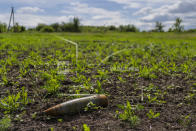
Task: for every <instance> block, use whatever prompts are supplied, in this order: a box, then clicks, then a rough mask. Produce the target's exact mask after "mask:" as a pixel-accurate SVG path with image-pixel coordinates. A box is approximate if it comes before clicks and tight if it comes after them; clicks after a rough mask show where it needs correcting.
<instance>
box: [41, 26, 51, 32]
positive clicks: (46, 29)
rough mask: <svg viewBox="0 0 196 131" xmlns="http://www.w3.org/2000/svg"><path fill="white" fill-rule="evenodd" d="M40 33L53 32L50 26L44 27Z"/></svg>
mask: <svg viewBox="0 0 196 131" xmlns="http://www.w3.org/2000/svg"><path fill="white" fill-rule="evenodd" d="M40 31H41V32H54V29H53V28H52V27H51V26H44V27H43V28H41V30H40Z"/></svg>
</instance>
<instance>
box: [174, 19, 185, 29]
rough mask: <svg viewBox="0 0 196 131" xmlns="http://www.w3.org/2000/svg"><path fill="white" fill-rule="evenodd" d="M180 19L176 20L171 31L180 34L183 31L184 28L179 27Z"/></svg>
mask: <svg viewBox="0 0 196 131" xmlns="http://www.w3.org/2000/svg"><path fill="white" fill-rule="evenodd" d="M181 23H182V19H181V18H180V17H177V18H176V22H175V23H174V25H173V31H175V32H182V31H183V30H184V26H183V25H181Z"/></svg>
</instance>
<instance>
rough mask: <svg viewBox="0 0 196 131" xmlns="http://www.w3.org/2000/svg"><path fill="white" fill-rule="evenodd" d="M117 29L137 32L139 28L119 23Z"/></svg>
mask: <svg viewBox="0 0 196 131" xmlns="http://www.w3.org/2000/svg"><path fill="white" fill-rule="evenodd" d="M118 29H119V31H121V32H139V29H138V28H137V27H136V26H134V25H120V26H119V28H118Z"/></svg>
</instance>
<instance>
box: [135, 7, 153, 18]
mask: <svg viewBox="0 0 196 131" xmlns="http://www.w3.org/2000/svg"><path fill="white" fill-rule="evenodd" d="M150 13H152V7H144V8H142V9H140V10H139V11H137V12H135V13H134V14H133V15H135V16H137V15H148V14H150Z"/></svg>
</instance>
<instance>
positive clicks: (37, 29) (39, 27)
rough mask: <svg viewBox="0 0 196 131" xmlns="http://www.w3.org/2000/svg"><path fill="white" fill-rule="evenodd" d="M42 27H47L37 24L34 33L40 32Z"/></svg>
mask: <svg viewBox="0 0 196 131" xmlns="http://www.w3.org/2000/svg"><path fill="white" fill-rule="evenodd" d="M44 26H47V25H46V24H41V23H40V24H38V25H37V26H36V31H41V29H42V28H43V27H44Z"/></svg>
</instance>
